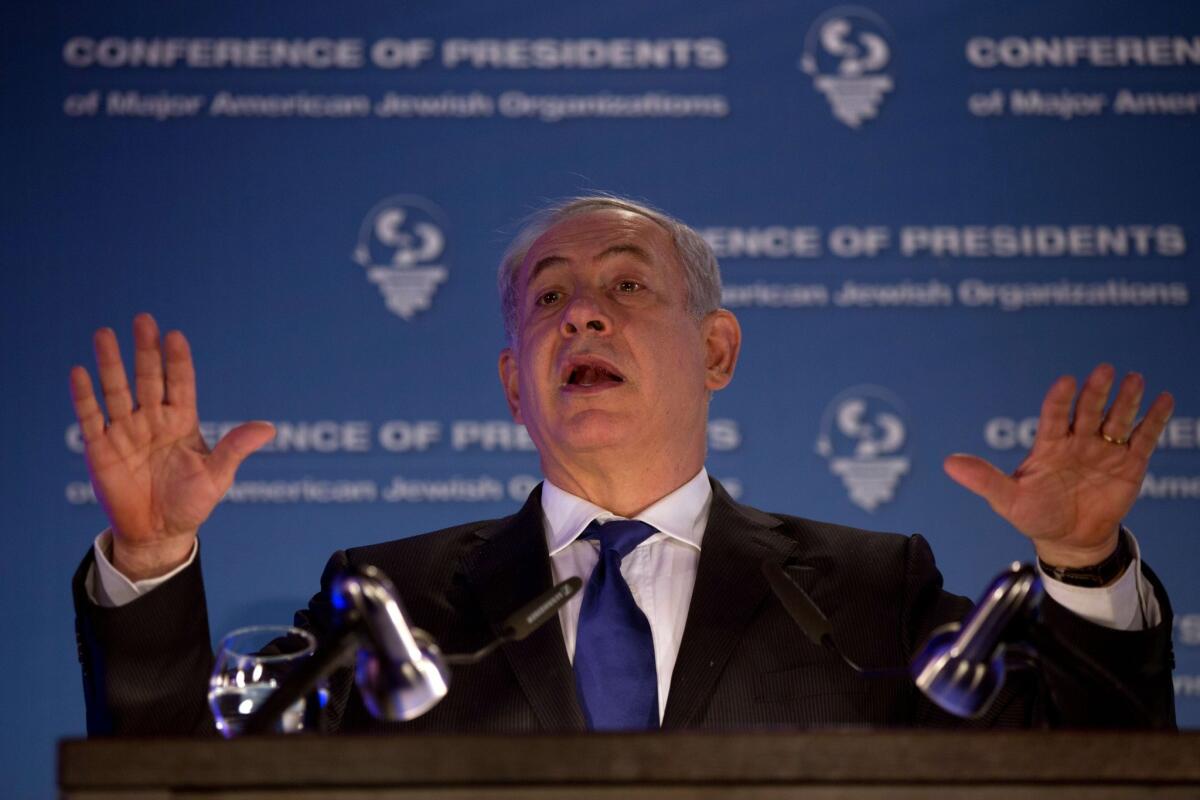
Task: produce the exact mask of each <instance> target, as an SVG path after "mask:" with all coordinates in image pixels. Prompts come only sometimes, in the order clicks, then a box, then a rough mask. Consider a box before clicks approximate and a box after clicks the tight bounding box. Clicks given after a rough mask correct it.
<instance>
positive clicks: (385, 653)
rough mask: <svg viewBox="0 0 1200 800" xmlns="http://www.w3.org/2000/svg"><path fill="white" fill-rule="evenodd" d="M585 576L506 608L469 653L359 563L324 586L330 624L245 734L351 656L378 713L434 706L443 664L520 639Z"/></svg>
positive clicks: (402, 716) (441, 690) (367, 700)
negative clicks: (417, 617)
mask: <svg viewBox="0 0 1200 800" xmlns="http://www.w3.org/2000/svg"><path fill="white" fill-rule="evenodd" d="M582 587H583V581H582V580H580V579H579V578H569V579H567V580H565V581H563V582H562V583H560V584H558V585H557V586H554V587H553V588H551V589H550V590H549V591H546V592H543V593H542V594H540V595H538V596H537V597H535V598H534V599H533V600H530V601H529V602H528V603H526V604H525V605H523V606H521V607H520V608H518V609H517V610H516V611H514V612H513V613H512V614H510V615H509V616H508V617H507V618H506V619H505V620H504V622H503V624H502V625H501V628H500V631H501V633H500V636H499V638H497V639H494V640H493V641H491V642H489V643H488V644H487V645H486V646H485V647H483V648H482V649H480V650H477V651H476V652H474V653H466V654H461V655H449V656H443V655H442V653H441V650H440V649H439V648H438V646H437V643H436V642H434V641H433V638H432V637H430V636H429V634H427V633H426V632H425V631H422V630H420V629H419V628H414V627H412V625H410V624H409V621H408V616H407V614H406V613H405V611H404V607H403V605H402V604H401V602H400V599H399V595H398V594H397V593H396V589H395V587H394V586H393V585H392V582H391V581H390V580H388V578H387V576H386V575H384V574H383V573H382V572H380V571H379V570H378V569H376V568H375V567H373V566H370V565H364V566H363V567H360V568H357V569H356V570H355V571H351V572H348V573H346V574H343V575H340V576H338V577H337V578H336V579H335V580H334V582H333V585H332V586H331V588H330V597H331V600H332V602H333V607H334V609H335V611H337V612H338V613H337V616H336V618H335V620H334V630H333V633H332V634H331V635H329V636H326V637H324V638H323V639H322V641H321V644H320V646H319V647H318V648H317V652H316V653H315V654H314V655H313V657H312V658H311V659H308V660H307V661H305V662H304V663H303V664H301V665H300V666H299V667H298V668H297V669H296V671H295V672H294V673H292V675H291V676H290V677H289V678H288V680H287V681H286V682H285V683H284V685H283V686H280V687H279V689H277V690H276V691H274V692H272V693H271V695H270V696H269V697H268V698H267V699H266V701H265V702H264V703H263V704H262V705H261V706H259V708H258V709H257V710H256V711H255V712H254V713H253V714H252V715H251V716H250V718H249V719H247V720H246V724H245V726H244V727H243V732H244V733H247V734H253V733H265V732H267V731H269V730H271V729H272V726H273V725H274V724H275V722H276V721H277V720H278V719H279V717H280V716H281V715H282V714H283V713H284V711H286V710H287V709H288V708H290V707H291V706H292V704H293V703H295V702H296V701H297V700H299V699H300V698H302V697H306V696H308V695H309V694H310V693H312V692H313V691H314V690H315V689H316V688H317V686H318V685H320V683H321V681H322V680H324V679H325V678H326V677H327V676H328V675H329V674H330V673H332V672H334V671H335V670H337V669H339V668H341V667H343V666H346V665H347V664H348V663H349V662H350V661H351V660H354V662H355V671H354V679H355V683H357V684H358V689H359V692H360V693H361V694H362V698H363V704H364V705H365V706H366V707H367V710H368V711H369V712H371V715H372V716H374V717H375V718H376V719H385V720H392V721H406V720H412V719H416V718H417V717H419V716H421V715H422V714H424V713H425V712H427V711H429V709H431V708H433V707H434V706H435V705H437V703H438V702H439V701H441V699H442V698H443V697H445V696H446V694H447V693H448V691H449V688H450V673H449V671H448V670H447V666H449V665H460V664H474V663H477V662H478V661H480V660H482V659H483V658H484V657H486V656H487V655H489V654H490V653H492V652H493V651H495V650H496V648H498V647H499V646H500V645H501V644H503V643H505V642H516V641H520V640H522V639H524V638H526V637H527V636H529V635H530V634H531V633H533V632H534V631H535V630H537V629H538V628H540V627H541V626H542V625H544V624H545V623H546V621H547V620H549V619H552V618H553V617H554V615H555V614H556V613H557V612H558V609H559V608H561V607H562V605H563V604H564V603H566V602H567V601H568V600H570V599H571V598H572V597H573V596H574V595H575V594H576V593H577V592H578V591H579V590H580V589H581V588H582Z"/></svg>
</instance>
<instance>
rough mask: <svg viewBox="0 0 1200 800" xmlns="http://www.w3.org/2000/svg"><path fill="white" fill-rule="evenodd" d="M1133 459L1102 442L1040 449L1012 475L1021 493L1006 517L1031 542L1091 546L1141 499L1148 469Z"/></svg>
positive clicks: (1064, 442)
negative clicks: (1145, 472) (1142, 480)
mask: <svg viewBox="0 0 1200 800" xmlns="http://www.w3.org/2000/svg"><path fill="white" fill-rule="evenodd" d="M1127 456H1128V453H1127V452H1126V451H1124V450H1122V449H1119V448H1116V447H1113V446H1112V445H1111V444H1109V443H1108V442H1105V441H1104V440H1103V439H1101V438H1099V437H1089V438H1088V439H1087V440H1083V438H1082V437H1076V436H1074V435H1071V436H1068V437H1067V438H1064V439H1059V440H1056V441H1053V442H1042V443H1038V444H1035V445H1034V448H1033V451H1032V452H1031V453H1030V454H1029V457H1028V458H1026V459H1025V461H1024V462H1022V463H1021V466H1019V467H1017V469H1016V471H1015V472H1014V473H1013V475H1012V478H1013V480H1014V481H1015V491H1014V492H1013V495H1012V500H1011V502H1010V504H1009V506H1008V508H1007V509H1005V510H1004V511H1003V512H1001V516H1003V517H1004V518H1005V519H1007V520H1008V521H1009V522H1010V523H1011V524H1012V526H1013V527H1015V528H1016V529H1017V530H1019V531H1021V533H1023V534H1025V535H1026V536H1028V537H1029V538H1030V539H1034V540H1038V539H1041V540H1045V541H1058V542H1059V544H1062V545H1076V546H1081V547H1090V546H1092V545H1093V544H1094V543H1095V540H1096V538H1097V537H1098V536H1104V535H1107V534H1109V533H1110V532H1112V531H1114V530H1116V528H1117V526H1119V525H1120V523H1121V520H1122V519H1123V518H1124V517H1125V515H1126V514H1127V513H1128V511H1129V509H1130V508H1131V507H1132V506H1133V503H1134V501H1135V500H1136V499H1137V494H1138V489H1139V487H1140V485H1141V477H1142V473H1143V472H1144V467H1139V465H1138V464H1136V463H1135V460H1134V459H1130V458H1128V457H1127ZM997 511H999V509H997Z"/></svg>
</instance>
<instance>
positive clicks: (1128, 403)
mask: <svg viewBox="0 0 1200 800" xmlns="http://www.w3.org/2000/svg"><path fill="white" fill-rule="evenodd" d="M1145 388H1146V382H1145V381H1144V380H1143V379H1142V376H1141V375H1138V374H1137V373H1136V372H1131V373H1129V374H1128V375H1126V376H1125V378H1124V379H1123V380H1122V381H1121V388H1120V389H1118V390H1117V397H1116V399H1115V400H1113V404H1112V406H1111V407H1110V408H1109V409H1108V414H1106V415H1105V417H1104V422H1103V423H1101V425H1100V433H1101V434H1103V435H1104V436H1107V437H1108V438H1110V439H1116V440H1117V441H1120V442H1124V441H1126V440H1127V439H1129V432H1130V431H1132V430H1133V421H1134V420H1135V419H1137V412H1138V406H1140V405H1141V404H1142V392H1143V391H1145Z"/></svg>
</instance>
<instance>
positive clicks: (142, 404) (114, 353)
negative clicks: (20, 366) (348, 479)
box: [71, 314, 275, 580]
mask: <svg viewBox="0 0 1200 800" xmlns="http://www.w3.org/2000/svg"><path fill="white" fill-rule="evenodd" d="M133 343H134V375H135V376H136V380H137V388H136V394H137V406H136V408H135V407H134V403H133V398H132V397H131V396H130V392H129V382H128V380H127V379H126V376H125V366H124V365H123V364H122V363H121V352H120V349H119V348H118V347H117V337H116V334H114V333H113V331H112V330H111V329H110V328H102V329H100V330H98V331H96V334H95V336H94V344H95V347H96V369H97V372H98V374H99V376H100V387H101V389H102V390H103V393H104V404H105V406H106V407H107V409H108V423H107V424H105V420H104V413H103V411H101V409H100V404H99V402H98V401H97V399H96V395H95V393H94V392H93V390H92V379H91V377H90V376H89V375H88V371H87V370H86V369H84V368H83V367H81V366H75V367H72V369H71V397H72V400H73V402H74V405H75V415H76V417H78V419H79V426H80V430H81V431H82V433H83V441H84V454H85V456H86V458H87V465H88V471H89V472H90V473H91V477H92V487H93V488H94V489H95V491H96V497H97V498H98V499H99V501H100V504H101V506H102V507H103V508H104V511H105V513H106V514H107V515H108V519H109V522H110V523H111V526H112V532H113V554H112V562H113V566H114V567H116V568H117V569H118V570H119V571H120V572H121V573H122V574H124V575H125V576H126V577H128V578H129V579H131V580H140V579H142V578H150V577H156V576H158V575H162V574H165V573H167V572H169V571H171V570H172V569H174V568H175V567H176V566H178V565H179V564H182V563H183V562H184V561H186V560H187V558H188V555H189V554H190V553H191V550H192V543H193V542H194V541H195V538H196V532H197V530H199V528H200V525H201V524H202V523H203V522H204V521H205V520H206V519H208V515H209V514H211V513H212V510H213V508H214V507H215V506H216V505H217V503H218V502H219V501H220V500H221V497H222V496H223V495H224V494H225V492H226V490H228V489H229V486H230V485H231V484H232V483H233V476H234V473H235V472H236V471H237V468H238V466H239V465H240V464H241V463H242V461H243V460H244V459H245V458H246V456H248V455H250V454H251V453H253V452H254V451H255V450H257V449H258V448H260V447H262V446H263V445H264V444H266V443H267V442H268V441H270V440H271V438H272V437H273V436H274V435H275V431H274V428H273V427H272V426H271V425H270V424H269V423H266V422H248V423H246V424H244V425H240V426H238V427H237V428H234V429H233V430H231V431H230V432H229V433H227V434H226V435H225V436H224V437H223V438H222V439H221V441H220V442H218V443H217V445H216V447H215V448H213V449H212V450H210V449H209V448H208V446H207V445H206V444H205V442H204V439H203V437H201V435H200V420H199V417H198V415H197V413H196V374H195V369H194V367H193V366H192V355H191V350H190V349H189V347H188V343H187V339H185V338H184V336H183V334H182V333H180V332H178V331H172V332H170V333H168V334H167V336H166V338H165V339H163V342H162V349H161V350H160V346H159V333H158V325H157V324H156V323H155V321H154V318H153V317H151V316H150V315H149V314H139V315H138V316H137V317H135V318H134V320H133ZM164 351H165V358H164ZM164 363H165V367H166V369H165V375H164Z"/></svg>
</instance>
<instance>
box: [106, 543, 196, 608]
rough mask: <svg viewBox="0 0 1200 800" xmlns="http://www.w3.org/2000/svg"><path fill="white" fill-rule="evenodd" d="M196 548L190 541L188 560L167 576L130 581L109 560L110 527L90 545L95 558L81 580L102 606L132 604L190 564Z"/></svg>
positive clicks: (110, 548)
mask: <svg viewBox="0 0 1200 800" xmlns="http://www.w3.org/2000/svg"><path fill="white" fill-rule="evenodd" d="M198 549H199V548H198V547H197V544H196V542H192V552H191V554H190V555H188V558H187V561H185V562H183V563H182V564H180V565H179V566H178V567H176V568H175V569H173V570H171V571H170V572H168V573H167V574H166V575H160V576H158V577H157V578H145V579H144V580H140V581H131V580H129V578H126V577H125V576H124V575H122V574H121V573H120V572H118V571H117V568H116V567H114V566H113V565H112V561H110V560H109V553H111V552H112V530H111V529H108V530H105V531H104V532H103V533H101V534H100V535H99V536H97V537H96V541H95V542H94V543H93V544H92V550H93V552H94V553H95V554H96V561H95V563H94V564H93V565H92V568H91V569H90V570H88V574H87V577H86V578H85V579H84V586H85V587H86V588H87V593H88V597H89V598H90V599H91V601H92V602H93V603H95V604H96V605H98V606H101V607H103V608H118V607H120V606H123V605H125V604H127V603H132V602H133V601H134V600H137V599H138V598H139V597H141V596H142V595H144V594H145V593H146V592H148V591H150V590H151V589H153V588H155V587H156V586H160V585H162V584H164V583H166V582H167V581H169V580H171V578H174V577H175V576H176V575H178V574H179V573H181V572H183V571H184V570H185V569H187V568H188V567H189V566H191V564H192V562H193V561H195V560H196V552H197V550H198Z"/></svg>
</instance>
